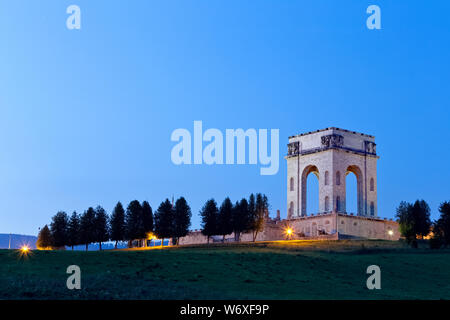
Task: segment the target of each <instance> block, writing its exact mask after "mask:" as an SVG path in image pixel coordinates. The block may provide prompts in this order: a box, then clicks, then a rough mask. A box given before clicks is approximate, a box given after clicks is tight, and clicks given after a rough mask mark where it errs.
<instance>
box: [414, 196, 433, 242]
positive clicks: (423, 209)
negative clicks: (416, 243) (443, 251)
mask: <svg viewBox="0 0 450 320" xmlns="http://www.w3.org/2000/svg"><path fill="white" fill-rule="evenodd" d="M413 217H414V221H415V233H416V235H417V236H419V237H420V238H422V239H423V237H425V236H427V235H428V234H429V233H430V231H431V219H430V207H429V206H428V203H426V201H425V200H416V202H414V205H413Z"/></svg>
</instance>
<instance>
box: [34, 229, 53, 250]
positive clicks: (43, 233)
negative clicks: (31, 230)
mask: <svg viewBox="0 0 450 320" xmlns="http://www.w3.org/2000/svg"><path fill="white" fill-rule="evenodd" d="M52 244H53V240H52V235H51V233H50V229H49V228H48V226H47V225H45V226H44V227H43V228H42V229H41V230H40V231H39V234H38V238H37V241H36V247H37V248H38V249H49V248H51V247H52Z"/></svg>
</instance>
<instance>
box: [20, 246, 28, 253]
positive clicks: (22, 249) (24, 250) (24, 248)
mask: <svg viewBox="0 0 450 320" xmlns="http://www.w3.org/2000/svg"><path fill="white" fill-rule="evenodd" d="M20 251H22V253H23V254H27V253H28V252H29V251H30V247H28V246H23V247H22V248H20Z"/></svg>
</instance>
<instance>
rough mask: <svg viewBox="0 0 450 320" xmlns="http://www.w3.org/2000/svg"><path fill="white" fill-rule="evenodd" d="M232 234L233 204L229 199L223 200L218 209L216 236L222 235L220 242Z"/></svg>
mask: <svg viewBox="0 0 450 320" xmlns="http://www.w3.org/2000/svg"><path fill="white" fill-rule="evenodd" d="M232 232H233V204H232V203H231V200H230V198H228V197H227V198H225V200H224V201H223V202H222V204H221V205H220V208H219V222H218V234H220V235H222V242H225V236H226V235H228V234H231V233H232Z"/></svg>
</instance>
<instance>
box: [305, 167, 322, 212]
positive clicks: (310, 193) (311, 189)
mask: <svg viewBox="0 0 450 320" xmlns="http://www.w3.org/2000/svg"><path fill="white" fill-rule="evenodd" d="M311 173H312V174H311ZM302 190H303V192H302V215H309V214H312V213H314V214H316V213H318V212H319V170H318V169H317V167H316V166H307V167H306V168H305V169H304V170H303V173H302Z"/></svg>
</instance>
